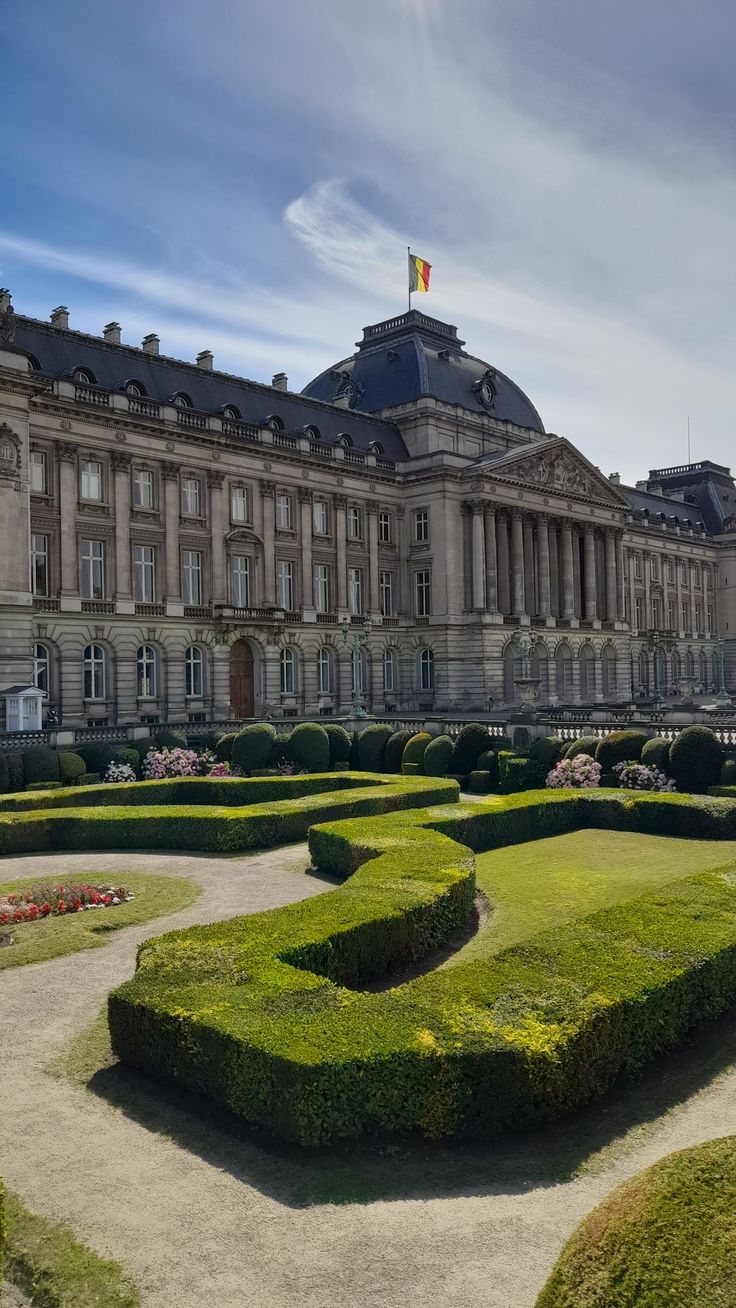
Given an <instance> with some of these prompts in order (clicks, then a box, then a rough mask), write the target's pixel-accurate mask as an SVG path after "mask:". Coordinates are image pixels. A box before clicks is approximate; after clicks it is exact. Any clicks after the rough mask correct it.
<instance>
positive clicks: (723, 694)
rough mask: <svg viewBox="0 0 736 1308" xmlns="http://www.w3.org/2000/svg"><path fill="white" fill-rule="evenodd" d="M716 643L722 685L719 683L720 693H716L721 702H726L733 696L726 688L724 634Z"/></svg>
mask: <svg viewBox="0 0 736 1308" xmlns="http://www.w3.org/2000/svg"><path fill="white" fill-rule="evenodd" d="M716 644H717V645H718V670H719V681H720V685H719V687H718V694H717V695H716V699H718V700H720V701H721V703H724V702H727V701H728V700H729V699H730V698H731V696H730V695H729V693H728V691H727V690H726V678H725V674H724V645H725V642H724V639H723V636H719V637H718V640H717V641H716Z"/></svg>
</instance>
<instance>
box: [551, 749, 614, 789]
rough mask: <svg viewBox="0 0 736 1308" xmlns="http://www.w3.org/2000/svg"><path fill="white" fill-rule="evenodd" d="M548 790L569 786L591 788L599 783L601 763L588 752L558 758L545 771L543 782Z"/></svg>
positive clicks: (567, 787)
mask: <svg viewBox="0 0 736 1308" xmlns="http://www.w3.org/2000/svg"><path fill="white" fill-rule="evenodd" d="M545 784H546V785H547V787H548V788H549V789H550V790H567V789H569V788H571V787H572V788H575V789H583V790H593V789H595V787H596V786H600V784H601V765H600V763H596V761H595V759H593V758H591V757H590V754H576V755H575V757H574V758H563V759H560V761H559V763H558V764H557V765H556V767H553V769H552V771H551V772H548V773H547V780H546V782H545Z"/></svg>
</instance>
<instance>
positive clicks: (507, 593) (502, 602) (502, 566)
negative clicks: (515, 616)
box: [496, 513, 511, 614]
mask: <svg viewBox="0 0 736 1308" xmlns="http://www.w3.org/2000/svg"><path fill="white" fill-rule="evenodd" d="M496 538H497V544H498V549H497V551H496V553H497V556H498V607H499V608H500V610H501V612H502V613H504V614H508V613H510V612H511V587H510V584H509V581H510V579H509V520H508V518H507V516H506V514H505V513H503V514H497V515H496Z"/></svg>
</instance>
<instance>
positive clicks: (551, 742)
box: [529, 736, 565, 777]
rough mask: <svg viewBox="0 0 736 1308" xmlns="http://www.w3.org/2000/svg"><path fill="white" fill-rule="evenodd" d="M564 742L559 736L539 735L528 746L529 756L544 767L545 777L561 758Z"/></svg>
mask: <svg viewBox="0 0 736 1308" xmlns="http://www.w3.org/2000/svg"><path fill="white" fill-rule="evenodd" d="M564 748H565V742H564V740H562V739H561V738H560V737H559V736H539V737H538V739H537V740H533V741H532V743H531V745H530V746H529V758H530V759H532V761H533V762H534V763H538V764H539V766H540V768H543V769H544V775H545V777H546V775H547V773H548V772H551V770H552V768H553V767H554V766H555V763H558V762H559V760H560V759H561V758H562V753H563V750H564Z"/></svg>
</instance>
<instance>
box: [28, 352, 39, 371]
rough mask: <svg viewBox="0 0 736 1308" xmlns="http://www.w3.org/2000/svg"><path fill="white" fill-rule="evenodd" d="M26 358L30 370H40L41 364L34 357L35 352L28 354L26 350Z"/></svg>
mask: <svg viewBox="0 0 736 1308" xmlns="http://www.w3.org/2000/svg"><path fill="white" fill-rule="evenodd" d="M26 358H27V360H28V367H29V368H30V370H31V372H40V371H41V365H40V363H39V361H38V359H37V358H36V356H35V354H30V353H29V352H28V351H26Z"/></svg>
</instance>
